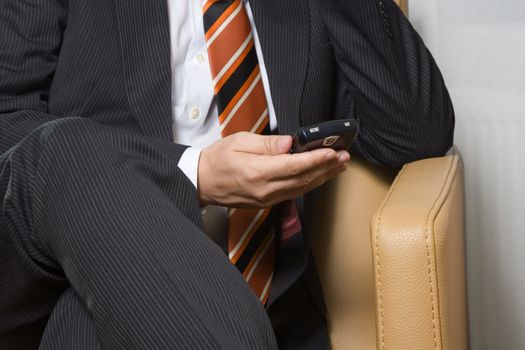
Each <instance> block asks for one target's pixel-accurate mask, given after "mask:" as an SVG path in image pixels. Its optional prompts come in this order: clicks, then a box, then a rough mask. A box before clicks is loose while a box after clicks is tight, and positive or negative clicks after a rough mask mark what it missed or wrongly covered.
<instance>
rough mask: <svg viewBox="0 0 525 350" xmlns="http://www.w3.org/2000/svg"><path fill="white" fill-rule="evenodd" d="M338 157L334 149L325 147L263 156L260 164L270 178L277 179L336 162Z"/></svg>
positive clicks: (299, 174)
mask: <svg viewBox="0 0 525 350" xmlns="http://www.w3.org/2000/svg"><path fill="white" fill-rule="evenodd" d="M337 159H338V158H337V153H336V152H335V151H334V150H332V149H329V148H325V149H317V150H313V151H310V152H304V153H294V154H283V155H277V156H271V157H268V156H261V157H260V158H259V159H258V166H259V167H264V168H265V170H266V171H265V172H266V174H267V175H268V179H270V180H276V179H285V178H290V177H292V178H293V177H297V176H301V175H302V174H303V173H305V172H307V171H309V170H312V169H314V168H317V167H323V166H327V165H329V164H330V163H334V164H335V163H337V161H338V160H337Z"/></svg>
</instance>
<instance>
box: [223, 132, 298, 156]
mask: <svg viewBox="0 0 525 350" xmlns="http://www.w3.org/2000/svg"><path fill="white" fill-rule="evenodd" d="M230 137H231V142H233V145H232V149H233V150H234V151H237V152H245V153H254V154H262V155H279V154H286V153H288V152H289V151H290V148H291V147H292V137H291V136H289V135H259V134H254V133H249V132H238V133H236V134H233V135H231V136H230Z"/></svg>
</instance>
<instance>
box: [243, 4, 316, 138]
mask: <svg viewBox="0 0 525 350" xmlns="http://www.w3.org/2000/svg"><path fill="white" fill-rule="evenodd" d="M249 3H250V7H251V9H252V12H253V16H254V20H255V25H256V27H257V33H258V35H259V41H260V43H261V48H262V51H263V55H264V63H265V66H266V70H267V73H268V79H269V81H270V90H271V92H272V100H273V104H274V107H275V113H276V117H277V124H278V126H279V133H280V134H293V133H294V132H295V129H297V127H298V126H299V123H300V122H299V114H300V104H301V96H302V94H303V89H304V82H305V77H306V70H307V66H308V45H309V35H310V23H309V21H308V18H309V11H308V1H304V0H250V1H249Z"/></svg>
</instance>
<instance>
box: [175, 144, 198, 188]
mask: <svg viewBox="0 0 525 350" xmlns="http://www.w3.org/2000/svg"><path fill="white" fill-rule="evenodd" d="M201 151H202V149H200V148H195V147H188V148H186V150H185V151H184V153H183V154H182V156H181V157H180V159H179V163H178V166H179V169H180V170H182V172H183V173H184V175H186V177H187V178H188V179H190V181H191V182H192V183H193V186H195V188H197V176H198V170H199V158H200V156H201Z"/></svg>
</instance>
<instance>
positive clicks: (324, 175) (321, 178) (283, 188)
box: [268, 163, 347, 200]
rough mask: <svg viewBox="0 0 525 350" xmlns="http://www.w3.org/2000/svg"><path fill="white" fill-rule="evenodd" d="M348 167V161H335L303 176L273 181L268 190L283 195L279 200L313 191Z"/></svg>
mask: <svg viewBox="0 0 525 350" xmlns="http://www.w3.org/2000/svg"><path fill="white" fill-rule="evenodd" d="M346 169H347V164H346V163H335V164H332V165H330V166H324V167H317V168H314V169H312V170H310V171H308V172H306V173H304V174H302V175H301V176H296V177H293V178H285V179H280V180H275V181H272V182H270V183H269V185H268V186H269V188H268V190H269V191H270V192H272V193H276V194H277V195H278V196H279V197H281V198H278V199H279V200H286V199H289V198H293V197H297V196H300V195H302V194H304V193H306V192H309V191H311V190H312V189H314V188H316V187H318V186H320V185H322V184H323V183H325V182H326V181H328V180H329V179H331V178H333V177H335V176H337V175H338V174H340V173H342V172H343V171H345V170H346Z"/></svg>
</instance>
